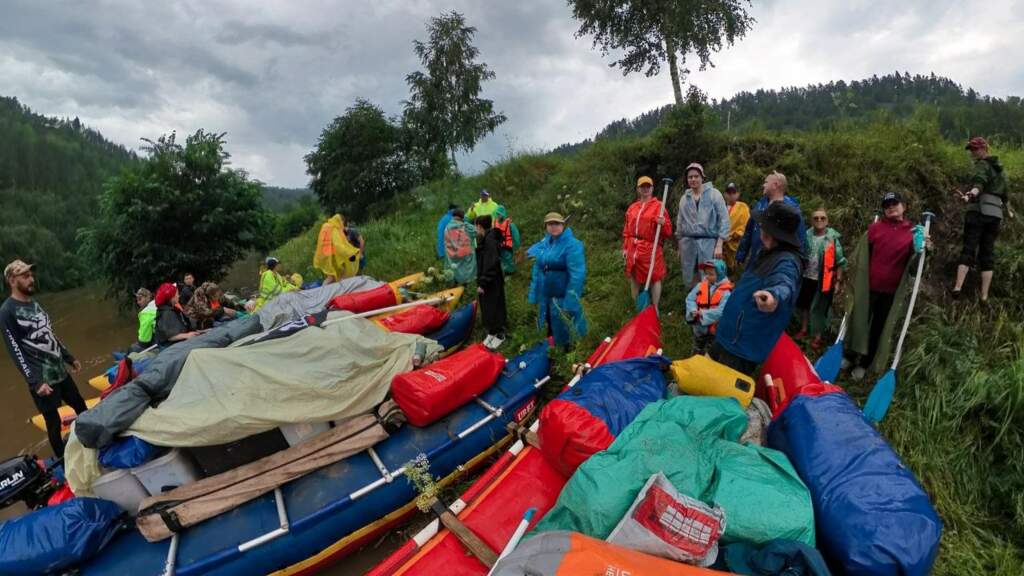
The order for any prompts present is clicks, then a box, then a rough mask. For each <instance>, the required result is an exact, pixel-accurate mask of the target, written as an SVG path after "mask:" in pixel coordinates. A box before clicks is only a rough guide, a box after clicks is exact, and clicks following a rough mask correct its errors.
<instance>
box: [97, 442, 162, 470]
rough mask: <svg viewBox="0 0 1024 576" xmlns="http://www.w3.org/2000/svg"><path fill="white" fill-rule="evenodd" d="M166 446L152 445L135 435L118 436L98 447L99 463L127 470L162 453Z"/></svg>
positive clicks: (106, 466)
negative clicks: (105, 444)
mask: <svg viewBox="0 0 1024 576" xmlns="http://www.w3.org/2000/svg"><path fill="white" fill-rule="evenodd" d="M165 450H166V448H162V447H160V446H154V445H152V444H150V443H149V442H146V441H145V440H143V439H141V438H136V437H135V436H125V437H123V438H118V439H117V440H115V441H114V442H113V443H112V444H110V445H109V446H104V447H103V448H100V465H102V466H103V467H105V468H117V469H122V470H127V469H128V468H135V467H136V466H142V465H143V464H145V463H146V462H149V461H150V460H152V459H153V458H156V457H157V456H159V455H160V454H161V453H163V452H164V451H165Z"/></svg>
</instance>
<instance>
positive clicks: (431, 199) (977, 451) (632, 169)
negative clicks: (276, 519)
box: [277, 110, 1024, 575]
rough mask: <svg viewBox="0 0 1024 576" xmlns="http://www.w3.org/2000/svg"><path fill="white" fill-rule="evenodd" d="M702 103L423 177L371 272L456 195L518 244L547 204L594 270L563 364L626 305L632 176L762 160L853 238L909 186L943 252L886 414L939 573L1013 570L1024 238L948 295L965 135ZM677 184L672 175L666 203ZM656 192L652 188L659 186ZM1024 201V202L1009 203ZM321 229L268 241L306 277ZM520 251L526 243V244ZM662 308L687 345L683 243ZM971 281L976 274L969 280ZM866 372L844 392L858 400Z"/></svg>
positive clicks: (1022, 488) (935, 259) (1023, 482)
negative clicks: (444, 176)
mask: <svg viewBox="0 0 1024 576" xmlns="http://www.w3.org/2000/svg"><path fill="white" fill-rule="evenodd" d="M701 114H702V113H700V112H699V111H694V110H688V111H685V110H684V111H683V112H681V113H679V114H675V115H674V116H673V117H672V118H670V121H669V122H667V123H666V125H665V126H663V127H662V129H660V130H658V131H656V132H655V133H653V134H652V135H651V136H649V137H647V138H642V139H626V140H601V141H598V142H597V143H595V144H594V145H593V146H590V147H589V148H587V149H585V150H584V151H582V152H581V153H579V154H577V155H576V156H573V157H570V158H566V157H555V156H546V155H539V154H523V155H518V156H510V157H509V158H508V159H506V160H505V161H504V162H501V163H500V164H496V165H494V166H492V167H490V168H489V169H488V170H487V171H485V172H484V173H483V174H480V175H478V176H474V177H471V178H464V179H458V180H444V181H437V182H432V183H429V184H427V185H425V186H421V187H418V188H416V189H414V190H411V191H410V192H409V193H408V194H407V195H406V196H405V197H403V198H402V199H401V203H400V205H401V209H400V210H395V211H393V212H392V213H388V214H385V215H383V216H381V217H379V218H377V219H375V220H373V221H371V222H368V223H366V224H365V225H363V226H361V227H360V229H361V231H362V233H363V235H364V237H365V239H366V253H367V269H366V273H368V274H370V275H373V276H376V277H378V278H394V277H398V276H401V275H404V274H406V273H409V272H412V271H416V270H423V269H425V268H427V267H428V266H430V265H432V264H434V263H435V261H436V255H435V253H434V242H435V234H436V223H437V219H438V218H439V217H440V216H441V214H443V213H444V211H445V209H446V207H447V205H448V203H449V202H451V201H454V202H456V203H459V204H461V205H462V206H463V207H467V206H468V205H469V204H470V203H471V202H473V201H475V200H476V199H477V194H478V192H479V189H480V188H487V189H488V190H490V191H491V193H492V194H493V196H494V200H496V201H497V202H499V203H501V204H504V205H505V206H506V207H507V208H508V210H509V213H510V216H511V217H512V219H513V221H515V222H516V223H517V225H518V226H519V228H520V231H521V234H522V239H523V246H524V249H525V248H526V247H529V246H530V245H531V244H532V243H534V242H536V241H538V240H540V239H541V238H542V236H543V226H542V220H543V215H544V214H545V213H547V212H549V211H552V210H556V211H559V212H562V213H563V214H567V215H570V217H571V220H570V226H571V227H572V228H573V230H574V233H575V234H576V236H577V237H578V238H579V239H580V240H582V241H583V242H584V244H585V245H586V251H587V266H588V277H587V285H586V294H585V297H584V306H585V310H586V314H587V317H588V320H589V323H590V333H589V335H588V336H587V337H586V338H584V339H583V341H582V342H581V343H580V344H579V345H578V346H577V347H576V349H575V351H574V352H569V353H564V352H562V351H558V352H556V353H555V367H556V371H557V372H559V373H561V374H567V373H568V368H569V366H570V365H571V363H572V362H574V361H578V360H580V359H582V358H583V357H585V355H586V353H587V352H588V351H589V350H591V349H593V347H594V346H596V344H597V343H598V342H599V341H600V339H601V338H603V337H604V336H606V335H610V334H612V333H614V332H615V331H616V330H617V329H618V328H619V326H621V325H622V323H623V322H624V321H625V320H627V319H628V318H629V317H630V316H631V315H632V313H633V309H634V303H633V301H632V299H631V298H630V294H629V288H628V283H627V281H626V279H625V278H624V274H623V266H622V261H621V257H620V255H619V251H620V246H621V236H620V234H621V230H622V217H623V214H624V212H625V209H626V207H627V206H628V205H629V203H630V202H632V201H633V199H634V193H633V188H634V182H635V180H636V177H637V176H638V175H639V174H641V173H644V174H648V175H650V176H653V177H655V179H659V178H661V177H662V176H679V175H680V174H681V173H682V171H683V169H684V167H685V164H686V163H687V162H689V161H699V162H702V163H703V164H704V166H705V169H706V171H707V173H708V175H709V177H710V178H711V179H712V180H713V181H714V182H715V183H716V184H717V185H718V187H719V188H724V185H725V183H726V182H728V181H734V182H736V183H737V184H738V185H739V188H740V190H741V193H742V196H743V200H745V201H747V202H748V203H753V202H754V201H756V199H757V198H758V197H759V196H760V183H761V181H762V179H763V178H764V175H765V174H766V173H767V172H769V171H771V170H775V169H777V170H780V171H783V172H785V173H786V174H787V176H788V179H789V184H790V193H791V194H793V195H794V196H796V197H797V198H799V199H800V201H801V205H802V208H803V210H804V211H805V213H806V214H809V213H810V211H811V210H813V209H814V208H817V207H818V206H822V205H824V206H826V207H828V209H829V212H830V215H831V220H832V224H833V225H834V226H835V227H836V228H838V229H839V230H840V231H841V232H842V233H843V234H844V237H845V238H846V240H845V241H846V243H847V245H849V246H851V247H852V244H853V242H854V241H855V239H856V238H857V237H858V236H859V235H860V234H861V233H862V232H863V230H864V229H865V227H866V226H867V224H868V223H869V222H870V220H871V217H872V216H873V214H874V212H875V210H876V207H877V205H878V201H879V198H880V197H881V194H882V193H883V192H884V191H887V190H891V189H897V190H900V191H902V192H903V193H904V194H905V196H906V197H907V198H908V203H909V205H910V214H911V217H914V218H916V217H917V215H918V214H919V212H920V211H921V210H923V209H926V208H927V209H930V210H933V211H935V212H936V213H937V214H938V218H937V220H936V223H935V225H934V229H933V238H934V240H935V244H936V249H935V251H934V252H933V253H932V255H931V258H930V260H929V262H930V264H929V266H928V273H927V277H926V285H925V290H924V301H923V302H922V303H921V304H919V309H918V310H919V311H918V313H917V314H916V321H915V324H914V327H913V329H912V330H911V332H910V337H909V340H908V344H907V350H906V352H905V355H904V361H903V363H902V366H901V367H900V370H899V375H898V381H899V387H898V389H897V393H896V398H895V402H894V404H893V407H892V409H891V411H890V415H889V416H888V418H887V419H886V421H885V423H884V424H883V425H882V432H883V433H884V434H885V435H886V437H887V438H889V440H890V441H891V442H892V444H893V446H894V447H895V448H896V450H897V451H898V452H899V453H900V455H901V456H902V457H903V459H904V461H905V462H906V464H907V465H908V466H910V468H911V469H913V470H914V472H915V473H916V474H917V476H918V478H919V479H920V480H921V482H922V484H923V485H924V487H925V488H926V489H927V490H928V492H929V494H930V495H931V496H932V498H933V500H934V502H935V504H936V507H937V509H938V510H939V513H940V514H941V516H942V517H943V519H944V521H945V522H946V527H947V530H946V533H945V536H944V538H943V542H942V550H941V554H940V557H939V560H938V563H937V565H936V573H937V574H941V575H962V574H982V573H991V574H1006V575H1010V574H1020V573H1021V569H1020V567H1021V566H1022V565H1024V436H1022V434H1024V432H1022V430H1024V323H1022V320H1024V302H1022V301H1021V298H1020V297H1019V293H1020V288H1019V287H1020V286H1022V285H1024V250H1022V248H1024V239H1022V236H1021V232H1022V229H1021V225H1020V223H1019V222H1017V221H1008V222H1006V224H1005V225H1004V230H1003V232H1002V236H1001V239H1000V243H999V250H998V261H999V268H998V271H997V275H996V283H995V286H994V288H993V304H991V305H990V306H989V307H988V308H986V309H979V308H978V307H977V305H975V304H971V303H970V302H969V300H970V298H965V299H966V300H968V302H960V303H957V304H956V305H954V304H953V303H952V302H949V301H947V300H946V297H945V296H944V290H943V287H944V285H946V284H948V283H949V282H950V277H949V275H950V273H951V271H952V269H953V267H954V266H955V262H956V258H957V256H958V254H959V233H960V226H961V219H962V210H963V208H962V206H960V205H959V204H958V203H956V201H955V200H954V197H953V194H952V189H953V187H954V186H956V185H958V184H960V183H961V182H962V179H963V177H964V176H965V175H966V174H967V173H968V172H969V170H970V159H969V157H968V156H967V155H966V153H965V152H964V151H963V149H962V146H960V145H955V144H951V143H949V142H946V141H945V140H943V139H942V138H941V137H940V135H939V133H938V130H937V128H936V124H935V122H934V119H933V118H927V117H923V118H916V119H914V120H912V121H909V122H894V121H887V120H881V121H879V122H876V123H875V124H872V125H869V126H849V127H842V126H841V127H839V128H836V129H832V130H830V131H822V132H814V133H806V134H805V133H791V134H786V135H778V134H768V133H749V134H745V135H742V136H739V137H734V136H730V135H726V134H724V133H722V132H720V131H719V130H718V129H717V128H716V127H715V125H714V122H713V121H708V119H707V118H706V117H705V116H703V115H701ZM996 152H998V153H999V154H1000V157H1001V158H1002V160H1003V162H1004V165H1005V166H1006V167H1007V170H1008V172H1009V174H1010V176H1011V188H1012V190H1013V193H1014V194H1015V195H1016V196H1017V197H1021V196H1020V193H1021V192H1024V179H1022V178H1021V175H1024V152H1021V151H1020V150H997V151H996ZM681 190H682V182H677V183H676V185H675V186H674V187H673V193H672V197H671V200H670V202H669V207H670V209H671V211H672V213H673V214H674V213H675V211H676V210H675V206H676V204H677V202H678V198H679V195H680V194H681ZM659 192H660V187H659ZM1020 208H1021V209H1022V212H1024V203H1022V205H1021V206H1020ZM316 229H317V227H315V228H314V229H312V230H310V231H309V232H307V233H306V234H304V235H302V236H299V237H297V238H295V239H293V240H292V241H290V242H288V243H287V244H285V245H284V246H282V247H281V248H280V249H279V250H278V251H277V255H278V256H279V257H280V258H281V259H282V262H283V264H284V267H285V268H286V269H287V270H288V271H300V272H301V273H303V274H304V275H306V276H307V277H315V276H316V274H315V273H313V272H312V271H311V270H310V269H309V268H310V263H311V258H312V253H313V247H314V243H315V234H316ZM524 251H525V250H524ZM667 257H668V260H669V276H668V277H667V278H666V279H665V288H664V292H663V296H662V304H661V310H662V314H663V321H662V330H663V341H664V347H665V353H666V354H667V355H668V356H670V357H672V358H680V357H684V356H687V355H689V353H690V349H691V338H690V331H689V328H688V327H687V325H686V324H685V323H684V322H683V321H682V319H681V318H680V316H681V315H682V312H683V300H684V298H685V293H684V291H683V287H682V283H681V281H680V274H679V266H678V263H677V262H678V260H677V254H676V252H675V251H674V250H670V251H668V252H667ZM529 280H530V268H529V263H525V262H524V263H521V264H520V266H519V272H517V273H516V274H515V275H513V276H511V277H510V278H508V279H507V294H508V307H509V317H510V323H511V327H510V328H511V330H510V336H509V345H508V346H507V347H506V348H505V351H506V353H512V352H514V351H515V350H516V349H517V348H518V347H520V346H525V345H527V344H529V343H532V342H535V341H536V340H537V338H539V337H540V336H541V334H540V333H539V332H538V331H537V328H536V311H535V310H534V308H533V307H532V306H530V305H528V304H527V302H526V294H527V290H528V288H529ZM968 288H969V289H970V285H969V286H968ZM870 382H873V378H868V379H866V382H865V383H862V384H860V385H857V386H852V387H851V388H850V392H851V394H852V395H853V396H854V397H855V398H856V399H858V400H861V401H863V399H864V398H865V396H866V393H867V391H868V389H869V386H870V384H869V383H870Z"/></svg>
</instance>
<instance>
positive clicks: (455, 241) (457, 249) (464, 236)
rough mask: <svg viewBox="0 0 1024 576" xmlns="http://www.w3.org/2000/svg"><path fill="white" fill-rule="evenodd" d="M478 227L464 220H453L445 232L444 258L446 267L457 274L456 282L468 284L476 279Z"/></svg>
mask: <svg viewBox="0 0 1024 576" xmlns="http://www.w3.org/2000/svg"><path fill="white" fill-rule="evenodd" d="M474 238H476V227H475V226H474V225H473V224H471V223H469V222H466V221H464V220H459V219H458V218H452V220H451V222H449V223H448V227H447V228H445V230H444V256H445V263H446V267H447V268H448V269H449V270H451V271H452V272H453V273H454V274H455V282H456V283H458V284H468V283H469V282H471V281H472V280H473V278H476V246H475V243H474Z"/></svg>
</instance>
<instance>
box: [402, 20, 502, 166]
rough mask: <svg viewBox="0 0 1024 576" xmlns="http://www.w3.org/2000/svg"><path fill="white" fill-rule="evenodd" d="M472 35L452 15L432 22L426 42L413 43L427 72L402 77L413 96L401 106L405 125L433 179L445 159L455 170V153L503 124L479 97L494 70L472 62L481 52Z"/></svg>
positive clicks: (489, 103)
mask: <svg viewBox="0 0 1024 576" xmlns="http://www.w3.org/2000/svg"><path fill="white" fill-rule="evenodd" d="M475 33H476V28H474V27H472V26H467V25H466V19H465V18H464V17H463V16H462V14H459V13H458V12H454V11H453V12H449V13H447V14H442V15H441V16H439V17H436V18H431V19H430V24H428V25H427V35H428V38H427V41H426V42H420V41H419V40H415V41H413V49H414V50H415V52H416V55H417V56H419V58H420V61H421V62H422V63H423V66H424V68H426V70H425V71H417V72H413V73H412V74H409V75H408V76H406V82H407V83H408V84H409V89H410V91H411V94H410V96H409V100H407V101H406V102H405V103H404V104H405V123H406V125H407V126H408V127H409V128H410V129H411V130H412V131H413V133H414V134H415V135H416V137H417V140H418V143H419V145H420V146H421V147H422V149H423V152H424V153H425V154H426V155H427V158H426V160H427V161H428V162H429V163H431V165H432V168H433V169H434V170H435V173H434V174H432V176H437V175H438V174H437V173H436V170H437V168H438V166H437V164H438V163H439V162H446V161H447V158H450V160H451V164H452V166H454V167H456V168H457V164H456V162H455V153H456V152H457V151H458V150H464V151H467V152H468V151H470V150H472V149H473V147H474V146H476V143H477V141H479V140H480V138H482V137H484V136H485V135H487V134H488V133H490V132H493V131H494V130H495V129H496V128H497V127H498V126H499V125H501V123H503V122H504V121H505V120H506V117H505V115H504V114H502V113H500V112H495V111H494V103H493V102H492V101H490V100H487V99H485V98H481V97H480V92H481V90H482V88H483V83H484V82H485V81H487V80H492V79H494V72H492V71H491V70H489V69H488V68H487V64H485V63H483V62H479V63H478V62H477V61H476V59H477V57H478V56H479V55H480V51H479V50H477V48H476V47H475V46H473V34H475ZM446 157H447V158H446Z"/></svg>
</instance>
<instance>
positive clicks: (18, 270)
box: [4, 260, 36, 280]
mask: <svg viewBox="0 0 1024 576" xmlns="http://www.w3.org/2000/svg"><path fill="white" fill-rule="evenodd" d="M35 267H36V265H35V264H28V263H26V262H24V261H22V260H14V261H12V262H11V263H10V264H8V265H7V266H6V267H4V279H5V280H10V279H11V278H14V277H15V276H21V275H22V274H24V273H25V272H28V271H29V270H32V269H34V268H35Z"/></svg>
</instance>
